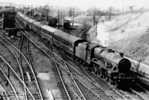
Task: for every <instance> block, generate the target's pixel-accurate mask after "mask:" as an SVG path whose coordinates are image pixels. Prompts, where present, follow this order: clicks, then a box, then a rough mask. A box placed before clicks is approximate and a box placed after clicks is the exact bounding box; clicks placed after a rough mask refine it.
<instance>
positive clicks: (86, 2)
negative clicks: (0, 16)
mask: <svg viewBox="0 0 149 100" xmlns="http://www.w3.org/2000/svg"><path fill="white" fill-rule="evenodd" d="M0 2H4V3H7V2H9V3H15V4H24V5H33V6H42V5H46V4H47V5H50V6H60V7H77V8H80V9H82V10H87V9H88V8H92V7H96V8H100V9H107V8H109V7H114V8H117V9H125V8H128V7H129V6H134V7H135V8H142V7H144V8H149V0H0Z"/></svg>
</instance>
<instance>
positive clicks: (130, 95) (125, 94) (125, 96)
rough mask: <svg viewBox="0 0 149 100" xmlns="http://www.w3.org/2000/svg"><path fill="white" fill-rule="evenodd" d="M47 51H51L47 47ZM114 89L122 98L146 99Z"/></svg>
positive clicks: (130, 99)
mask: <svg viewBox="0 0 149 100" xmlns="http://www.w3.org/2000/svg"><path fill="white" fill-rule="evenodd" d="M37 45H40V43H37ZM41 47H42V46H41ZM45 51H47V52H49V51H48V50H47V49H45ZM94 82H95V80H94ZM113 91H115V93H117V95H119V96H120V98H121V99H122V100H132V99H136V100H145V99H144V98H143V97H142V96H141V95H140V94H139V93H135V92H134V93H133V95H132V94H129V93H128V92H124V91H121V92H119V90H118V89H114V90H113Z"/></svg>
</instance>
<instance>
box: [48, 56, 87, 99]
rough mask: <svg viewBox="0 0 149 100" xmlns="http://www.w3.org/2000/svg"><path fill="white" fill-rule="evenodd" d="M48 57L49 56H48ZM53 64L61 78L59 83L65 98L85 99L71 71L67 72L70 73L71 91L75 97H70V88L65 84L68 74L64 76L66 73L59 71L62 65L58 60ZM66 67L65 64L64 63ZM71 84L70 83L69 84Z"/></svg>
mask: <svg viewBox="0 0 149 100" xmlns="http://www.w3.org/2000/svg"><path fill="white" fill-rule="evenodd" d="M47 55H48V54H47ZM49 58H50V57H49ZM55 66H56V70H57V73H58V75H59V77H60V80H61V83H62V85H63V88H64V90H65V94H66V95H67V99H68V100H78V99H79V100H86V98H85V97H84V95H83V93H82V91H81V90H80V89H79V87H78V85H77V83H76V82H75V80H74V79H73V77H72V74H71V72H69V74H70V76H69V77H70V78H71V81H72V84H73V86H74V88H73V93H74V94H75V96H76V97H75V98H73V97H72V92H70V89H68V85H66V84H67V83H66V80H67V79H68V75H67V76H66V74H64V72H62V71H61V69H60V66H62V64H61V63H60V62H58V61H57V62H56V63H55ZM65 66H66V67H67V65H65ZM71 86H72V85H71Z"/></svg>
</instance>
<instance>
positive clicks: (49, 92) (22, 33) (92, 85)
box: [0, 10, 149, 100]
mask: <svg viewBox="0 0 149 100" xmlns="http://www.w3.org/2000/svg"><path fill="white" fill-rule="evenodd" d="M3 12H4V13H3V14H4V17H3V18H1V20H0V21H1V22H0V23H2V24H1V25H2V26H1V27H2V29H1V30H0V98H2V99H0V100H148V98H149V88H148V87H147V86H146V85H142V84H141V83H139V82H138V81H137V83H135V82H134V83H135V84H133V85H131V86H129V88H127V89H125V88H121V87H119V86H117V85H116V84H117V83H118V82H119V81H118V82H114V81H112V79H110V77H108V76H106V75H105V74H107V73H100V72H97V71H96V70H98V69H97V67H95V69H91V68H90V67H88V65H87V64H86V63H84V62H82V61H81V60H79V59H76V58H74V56H73V57H72V55H71V54H69V53H68V52H67V51H65V50H62V48H63V47H62V48H61V47H59V46H57V45H60V44H56V43H61V42H58V41H62V42H63V40H61V38H58V37H57V40H58V41H56V40H53V39H54V38H56V37H54V35H56V34H58V36H61V35H59V34H64V33H63V32H62V33H60V31H59V30H58V31H57V33H54V32H55V29H53V28H48V26H46V25H42V24H40V22H35V23H36V24H37V26H36V25H34V23H33V21H34V20H33V19H30V18H28V17H27V16H25V15H23V13H21V14H20V12H19V14H17V13H18V11H9V10H8V11H7V10H6V11H3ZM1 13H2V12H1ZM9 14H11V18H9V17H8V16H9ZM23 16H25V17H23ZM13 18H14V19H13ZM21 18H22V19H21ZM23 18H24V19H23ZM27 19H28V20H27ZM24 20H26V21H24ZM8 21H10V22H11V25H10V23H9V24H8ZM27 22H28V23H27ZM31 22H32V23H31ZM31 25H32V26H31ZM33 25H34V26H33ZM40 25H41V26H42V27H39V26H40ZM46 28H48V29H46ZM42 29H45V30H46V31H47V30H48V32H49V33H50V32H51V34H52V35H51V36H50V35H49V34H47V33H46V32H44V31H43V30H42ZM39 33H40V34H42V35H40V34H39ZM64 35H65V34H64ZM52 36H53V37H52ZM66 36H67V35H66ZM51 37H52V38H51ZM45 38H46V40H45ZM64 38H69V37H64ZM74 39H76V38H75V37H74ZM51 40H53V41H54V42H55V43H53V45H52V44H51V43H49V42H51ZM69 40H70V39H69ZM69 40H68V41H69ZM53 41H52V42H53ZM64 42H66V41H64ZM79 42H81V41H78V46H79ZM85 43H87V42H86V41H85V42H84V44H85ZM50 44H51V45H50ZM66 44H68V45H71V44H69V43H66ZM80 45H81V44H80ZM82 45H83V44H82ZM82 47H83V46H82ZM64 49H65V48H64ZM75 50H78V49H75ZM104 50H105V49H104ZM68 51H69V50H68ZM101 52H103V51H101ZM95 60H96V59H95ZM99 62H100V61H99ZM107 64H108V63H107ZM101 65H102V64H101ZM101 65H100V66H101ZM107 66H108V65H107ZM108 72H109V71H108ZM123 73H124V72H123ZM128 74H129V73H128ZM119 77H120V76H119ZM128 78H132V77H128ZM133 78H134V77H133ZM133 78H132V79H133Z"/></svg>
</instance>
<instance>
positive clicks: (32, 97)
mask: <svg viewBox="0 0 149 100" xmlns="http://www.w3.org/2000/svg"><path fill="white" fill-rule="evenodd" d="M1 39H2V41H3V42H4V43H7V45H11V46H12V47H13V48H14V49H15V50H16V51H17V52H19V53H20V54H21V56H23V57H24V59H25V56H24V55H23V54H22V53H21V52H20V51H19V50H18V49H17V47H15V46H14V45H12V44H11V42H10V41H9V40H8V39H7V40H5V39H6V38H4V37H2V36H1ZM3 60H4V61H5V63H6V64H7V65H8V66H9V68H10V69H11V71H12V72H13V73H14V75H15V76H16V77H17V79H18V80H19V81H20V83H21V84H22V85H23V86H24V87H25V89H26V90H27V92H28V93H29V98H31V99H32V100H35V97H34V96H33V94H32V93H31V91H30V90H29V88H28V87H27V85H26V84H25V83H24V80H22V77H20V75H19V74H18V73H17V72H16V71H15V70H14V69H13V67H12V66H11V65H10V64H9V62H7V61H6V59H4V58H3ZM25 61H26V62H27V59H25Z"/></svg>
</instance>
